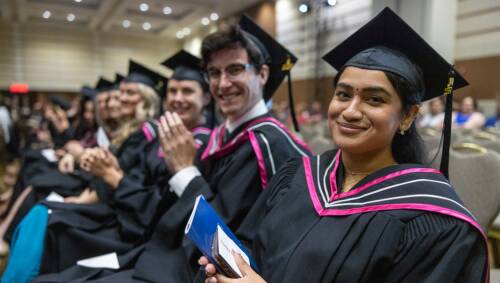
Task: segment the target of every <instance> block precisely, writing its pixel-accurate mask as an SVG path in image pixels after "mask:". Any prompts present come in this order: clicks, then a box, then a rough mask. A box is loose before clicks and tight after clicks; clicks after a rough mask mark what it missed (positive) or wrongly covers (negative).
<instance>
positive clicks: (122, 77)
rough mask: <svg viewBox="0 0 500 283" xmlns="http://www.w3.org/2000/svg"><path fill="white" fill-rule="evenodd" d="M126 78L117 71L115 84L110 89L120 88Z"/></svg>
mask: <svg viewBox="0 0 500 283" xmlns="http://www.w3.org/2000/svg"><path fill="white" fill-rule="evenodd" d="M124 79H125V76H122V75H121V74H118V73H115V81H114V82H113V86H111V87H110V90H118V89H120V83H121V82H122V81H123V80H124Z"/></svg>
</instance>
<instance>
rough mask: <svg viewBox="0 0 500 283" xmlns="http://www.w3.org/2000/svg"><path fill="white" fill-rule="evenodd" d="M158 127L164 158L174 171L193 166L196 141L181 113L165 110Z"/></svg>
mask: <svg viewBox="0 0 500 283" xmlns="http://www.w3.org/2000/svg"><path fill="white" fill-rule="evenodd" d="M158 128H159V134H160V135H159V136H160V144H161V147H162V149H163V152H164V153H165V157H164V159H165V162H166V163H167V166H168V167H169V169H170V170H171V171H172V173H174V174H175V173H177V172H179V171H180V170H182V169H184V168H186V167H190V166H193V164H194V158H195V156H196V143H195V141H194V138H193V135H192V134H191V132H189V131H188V129H186V127H185V126H184V123H183V122H182V120H181V118H180V117H179V115H178V114H177V113H170V112H168V111H167V112H165V115H163V116H161V117H160V123H159V125H158Z"/></svg>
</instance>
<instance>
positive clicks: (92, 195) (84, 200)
mask: <svg viewBox="0 0 500 283" xmlns="http://www.w3.org/2000/svg"><path fill="white" fill-rule="evenodd" d="M64 202H65V203H76V204H93V203H97V202H99V197H98V196H97V193H96V192H95V191H92V190H90V189H89V188H86V189H85V190H84V191H83V192H82V193H81V194H80V195H79V196H77V197H65V198H64Z"/></svg>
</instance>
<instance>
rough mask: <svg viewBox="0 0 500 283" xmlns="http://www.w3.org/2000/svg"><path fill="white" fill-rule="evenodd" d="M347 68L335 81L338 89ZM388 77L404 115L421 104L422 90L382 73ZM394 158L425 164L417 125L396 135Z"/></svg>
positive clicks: (398, 161) (413, 124)
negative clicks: (420, 95) (420, 94)
mask: <svg viewBox="0 0 500 283" xmlns="http://www.w3.org/2000/svg"><path fill="white" fill-rule="evenodd" d="M344 70H345V68H342V69H341V70H340V71H339V73H338V74H337V76H335V79H334V80H333V86H334V87H336V86H337V83H338V80H339V79H340V76H341V75H342V73H343V72H344ZM382 72H384V73H385V75H386V76H387V79H389V81H390V82H391V84H392V86H393V87H394V89H395V90H396V92H397V93H398V95H399V98H400V99H401V104H402V108H403V112H402V113H401V114H402V115H406V114H407V113H408V112H409V111H410V109H411V106H412V105H416V104H419V103H420V102H419V98H418V96H419V95H418V93H421V92H422V90H418V89H416V88H415V87H413V86H412V85H411V84H410V83H409V82H408V81H407V80H406V79H405V78H403V77H401V76H399V75H396V74H394V73H391V72H387V71H382ZM391 151H392V156H393V157H394V160H396V162H397V163H399V164H402V163H416V164H425V163H426V162H427V160H426V154H425V147H424V143H423V141H422V138H421V137H420V135H419V133H418V132H417V128H416V126H415V123H412V124H411V126H410V128H408V130H406V131H405V132H404V135H401V134H400V133H399V131H398V132H396V134H395V135H394V138H393V140H392V145H391Z"/></svg>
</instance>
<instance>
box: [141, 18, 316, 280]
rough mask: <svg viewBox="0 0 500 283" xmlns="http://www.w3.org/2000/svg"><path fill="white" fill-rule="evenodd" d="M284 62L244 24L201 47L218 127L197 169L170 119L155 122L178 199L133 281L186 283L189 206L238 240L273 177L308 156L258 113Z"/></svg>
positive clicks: (190, 266) (190, 268)
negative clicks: (203, 204) (204, 209)
mask: <svg viewBox="0 0 500 283" xmlns="http://www.w3.org/2000/svg"><path fill="white" fill-rule="evenodd" d="M289 58H294V57H293V55H292V54H291V53H290V52H289V51H288V50H286V49H285V48H284V47H283V46H281V45H280V44H279V43H278V42H276V41H275V40H274V39H273V38H272V37H271V36H269V35H268V34H267V33H265V32H264V31H263V30H262V29H261V28H260V27H259V26H257V25H256V24H255V23H253V22H252V21H251V20H249V19H248V18H246V17H244V18H243V19H242V21H241V22H240V24H239V25H238V26H231V27H229V28H227V29H223V30H220V31H218V32H215V33H213V34H211V35H209V36H207V37H206V38H205V39H204V40H203V43H202V59H203V68H204V69H205V78H206V80H207V81H208V83H209V87H210V92H211V93H212V96H213V98H214V100H215V102H216V105H217V106H218V109H219V110H220V112H221V113H222V115H223V117H224V119H225V121H224V122H223V124H222V125H221V126H219V127H218V128H216V129H215V130H214V131H213V132H212V134H211V137H210V141H209V144H208V146H207V149H206V150H205V151H204V153H203V155H202V160H203V161H202V165H201V166H200V169H197V168H196V167H194V166H193V160H194V155H193V153H194V152H195V150H194V142H193V139H192V137H191V136H190V135H189V133H188V132H187V131H186V129H185V127H184V125H182V123H181V122H180V119H179V117H178V116H177V114H175V113H174V114H172V113H168V112H167V113H165V115H164V116H163V117H162V118H161V119H160V121H161V122H160V127H159V128H160V131H161V135H162V136H164V141H165V144H166V145H168V146H167V147H168V148H167V149H165V156H166V157H167V158H166V159H167V164H168V166H169V167H170V168H171V170H172V171H173V172H176V174H175V175H174V176H173V177H172V178H171V179H170V180H169V184H170V190H171V191H173V192H174V193H175V194H176V195H177V197H178V199H177V200H176V202H175V204H174V205H173V206H172V207H171V208H170V209H169V210H168V211H167V212H166V213H165V214H164V215H163V217H162V218H163V219H164V220H167V219H168V220H167V221H169V222H170V224H169V225H162V227H163V228H162V231H158V230H159V229H157V230H156V231H155V236H154V238H153V239H152V240H151V241H150V243H149V244H148V245H146V250H145V252H144V253H143V254H142V255H141V257H140V258H139V259H138V261H137V263H136V265H135V271H134V274H133V277H134V278H136V279H142V280H146V281H151V282H159V281H162V280H165V278H168V279H169V282H192V280H193V275H194V272H196V270H197V268H198V265H197V263H196V260H197V259H198V257H199V255H200V253H199V252H197V250H196V248H195V246H194V244H192V243H191V242H189V240H186V239H185V238H184V226H185V224H186V222H187V220H188V217H189V215H190V213H191V210H192V208H193V204H194V201H195V198H196V197H197V196H198V195H200V194H203V196H204V197H205V199H207V200H208V201H209V202H210V203H211V205H212V206H213V207H214V208H215V209H216V211H217V212H218V213H219V215H220V216H221V217H222V219H223V220H224V221H225V222H226V223H227V224H228V225H229V227H230V228H231V229H232V230H233V231H234V232H236V235H238V227H239V226H240V224H241V223H242V222H243V221H252V219H256V218H252V217H247V215H251V214H253V213H261V212H259V211H256V212H252V207H253V205H254V203H255V202H256V201H257V199H258V197H259V195H260V193H261V192H262V191H263V190H264V189H265V188H266V186H267V184H268V183H269V182H270V181H271V177H272V176H273V175H274V174H275V173H276V171H277V170H278V169H279V168H280V167H281V166H282V165H283V164H284V163H285V162H286V161H287V160H288V159H290V158H293V157H300V156H303V155H309V154H310V150H309V149H308V147H307V145H305V144H304V143H303V142H301V141H300V140H298V139H297V138H295V137H294V136H293V135H292V134H291V133H290V132H289V131H288V129H287V128H286V127H285V126H284V125H282V124H281V123H280V122H278V121H277V120H276V119H274V118H272V117H271V116H270V115H269V114H268V109H267V108H266V105H265V100H269V99H270V98H271V96H272V94H273V93H274V92H275V90H276V89H277V88H278V86H279V85H280V83H281V82H282V81H283V79H284V77H285V73H284V72H283V71H282V69H281V67H282V65H283V64H285V63H286V62H287V59H289ZM200 171H201V172H200ZM262 213H263V212H262ZM167 227H169V229H167ZM155 238H156V239H155ZM242 240H245V239H242Z"/></svg>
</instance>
